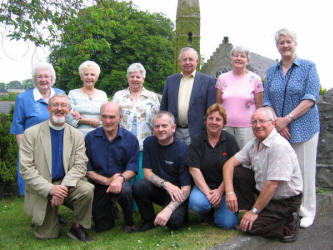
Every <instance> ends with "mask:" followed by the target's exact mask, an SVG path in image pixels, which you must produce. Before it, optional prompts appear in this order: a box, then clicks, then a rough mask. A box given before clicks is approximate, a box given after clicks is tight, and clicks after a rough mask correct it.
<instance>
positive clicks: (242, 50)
mask: <svg viewBox="0 0 333 250" xmlns="http://www.w3.org/2000/svg"><path fill="white" fill-rule="evenodd" d="M235 53H242V54H245V55H246V57H247V59H248V60H249V61H250V51H249V50H248V49H247V48H245V47H242V46H234V47H233V48H232V50H231V52H230V56H233V55H234V54H235Z"/></svg>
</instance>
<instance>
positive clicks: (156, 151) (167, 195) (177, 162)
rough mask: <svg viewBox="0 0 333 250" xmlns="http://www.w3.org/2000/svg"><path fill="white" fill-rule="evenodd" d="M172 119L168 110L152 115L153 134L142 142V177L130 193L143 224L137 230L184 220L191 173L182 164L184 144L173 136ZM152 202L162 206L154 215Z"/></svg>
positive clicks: (182, 222)
mask: <svg viewBox="0 0 333 250" xmlns="http://www.w3.org/2000/svg"><path fill="white" fill-rule="evenodd" d="M175 131H176V124H175V118H174V116H173V114H171V113H169V112H167V111H160V112H159V113H158V114H157V115H156V116H155V117H154V126H153V133H154V136H150V137H147V138H146V139H145V141H144V142H143V164H142V165H143V173H144V177H145V178H144V179H141V180H137V181H136V182H135V183H134V186H133V194H134V197H135V200H136V202H137V204H138V207H139V211H140V215H141V218H142V219H143V223H142V225H141V226H140V228H139V231H140V232H144V231H147V230H149V229H152V228H153V227H154V226H168V227H169V228H173V229H177V228H180V227H182V226H183V225H184V223H185V222H186V219H187V203H188V202H187V201H188V196H189V194H190V191H191V176H190V174H189V172H188V169H187V167H186V166H185V165H184V161H185V155H186V152H187V146H186V145H185V144H184V143H182V142H181V141H180V140H179V139H177V138H174V133H175ZM153 202H154V203H157V204H159V205H161V206H163V209H162V210H161V211H160V212H159V213H158V214H157V215H156V216H155V213H154V208H153Z"/></svg>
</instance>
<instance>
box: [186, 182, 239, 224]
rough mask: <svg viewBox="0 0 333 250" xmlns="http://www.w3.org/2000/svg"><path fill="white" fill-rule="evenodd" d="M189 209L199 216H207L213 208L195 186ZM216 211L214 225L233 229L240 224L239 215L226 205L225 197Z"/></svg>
mask: <svg viewBox="0 0 333 250" xmlns="http://www.w3.org/2000/svg"><path fill="white" fill-rule="evenodd" d="M189 208H190V209H191V210H192V211H194V212H197V213H199V214H206V213H209V212H210V211H211V209H212V208H213V207H212V205H211V204H210V203H209V201H208V199H207V197H206V195H204V193H203V192H201V190H200V189H199V188H198V187H197V186H194V187H193V189H192V192H191V194H190V201H189ZM214 209H215V219H214V223H215V224H216V226H218V227H221V228H223V229H231V228H233V227H234V226H235V225H237V224H238V214H237V213H233V212H232V211H231V210H229V208H228V207H227V205H226V203H225V195H223V196H222V200H221V203H220V206H219V207H218V208H214Z"/></svg>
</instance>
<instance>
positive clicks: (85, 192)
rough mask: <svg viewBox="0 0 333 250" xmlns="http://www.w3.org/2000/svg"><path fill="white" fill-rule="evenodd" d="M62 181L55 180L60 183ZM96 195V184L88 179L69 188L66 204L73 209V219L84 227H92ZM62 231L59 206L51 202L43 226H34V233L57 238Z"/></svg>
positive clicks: (41, 237)
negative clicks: (93, 203)
mask: <svg viewBox="0 0 333 250" xmlns="http://www.w3.org/2000/svg"><path fill="white" fill-rule="evenodd" d="M60 182H61V181H58V182H55V183H54V184H59V183H60ZM93 197H94V185H92V184H91V183H89V182H87V181H82V180H79V181H78V182H77V184H76V187H70V188H69V189H68V196H67V197H66V198H65V200H64V205H65V206H67V207H69V208H71V209H73V211H74V219H73V221H74V222H76V223H79V224H80V225H81V226H83V227H84V228H90V227H91V210H92V202H93ZM59 232H60V223H59V221H58V215H57V207H53V206H52V205H51V203H50V202H49V203H48V205H47V208H46V214H45V219H44V222H43V224H42V225H41V226H37V225H35V226H34V235H35V236H36V237H37V238H39V239H51V238H57V237H58V236H59Z"/></svg>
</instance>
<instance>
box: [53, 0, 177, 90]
mask: <svg viewBox="0 0 333 250" xmlns="http://www.w3.org/2000/svg"><path fill="white" fill-rule="evenodd" d="M62 37H63V39H62V41H61V43H60V44H59V45H57V46H53V48H52V52H51V55H50V61H51V63H52V64H53V65H54V66H55V68H56V72H57V87H59V88H62V89H65V90H69V89H74V88H78V87H81V86H82V82H81V80H80V78H79V75H78V67H79V65H80V64H81V63H82V62H83V61H85V60H93V61H95V62H96V63H98V64H99V65H100V67H101V74H100V78H99V81H98V83H97V88H100V89H103V90H104V91H106V92H107V94H108V95H113V94H114V92H115V91H117V90H120V89H124V88H126V87H127V86H128V83H127V77H126V69H127V67H128V66H129V65H130V64H131V63H133V62H141V63H142V64H143V65H144V67H145V68H146V70H147V76H146V80H145V87H146V88H148V89H151V90H153V91H156V92H160V93H161V92H162V90H163V86H164V81H165V78H166V76H167V75H169V74H171V73H172V69H173V49H174V32H173V24H172V22H171V21H170V20H169V19H167V18H166V17H164V16H162V15H161V14H150V13H147V12H142V11H139V10H136V9H135V8H134V7H133V6H132V4H131V3H130V2H117V1H114V0H105V1H99V2H98V4H97V6H93V7H89V8H86V9H82V10H80V12H79V13H78V17H77V18H73V19H72V20H71V21H70V22H69V23H68V24H67V25H66V27H64V33H63V34H62Z"/></svg>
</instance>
